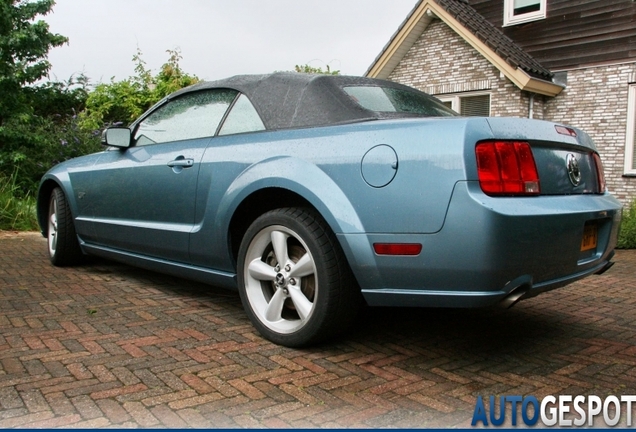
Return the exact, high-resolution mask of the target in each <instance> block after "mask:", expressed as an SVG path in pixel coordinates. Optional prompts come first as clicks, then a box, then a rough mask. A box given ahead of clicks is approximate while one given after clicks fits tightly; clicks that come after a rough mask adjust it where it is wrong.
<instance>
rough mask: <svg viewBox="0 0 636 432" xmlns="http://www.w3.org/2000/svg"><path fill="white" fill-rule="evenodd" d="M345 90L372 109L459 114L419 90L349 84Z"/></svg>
mask: <svg viewBox="0 0 636 432" xmlns="http://www.w3.org/2000/svg"><path fill="white" fill-rule="evenodd" d="M343 90H344V91H345V93H347V94H348V95H349V97H351V98H352V99H353V100H354V101H356V102H357V103H358V105H360V106H361V107H362V108H365V109H368V110H371V111H377V112H382V113H403V114H419V115H426V116H434V117H439V116H456V115H457V113H456V112H455V111H453V110H452V109H450V108H448V107H447V106H446V105H444V104H443V103H442V102H440V101H438V100H437V99H435V98H433V97H431V96H429V95H427V94H425V93H420V92H417V91H408V90H403V89H397V88H392V87H375V86H348V87H344V88H343Z"/></svg>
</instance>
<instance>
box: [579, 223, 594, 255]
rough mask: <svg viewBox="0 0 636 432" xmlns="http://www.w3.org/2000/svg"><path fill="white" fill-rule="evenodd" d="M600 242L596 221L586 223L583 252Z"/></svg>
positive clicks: (582, 245) (582, 243)
mask: <svg viewBox="0 0 636 432" xmlns="http://www.w3.org/2000/svg"><path fill="white" fill-rule="evenodd" d="M597 242H598V227H597V226H596V223H588V224H585V228H584V229H583V240H582V241H581V252H582V251H586V250H590V249H594V248H596V243H597Z"/></svg>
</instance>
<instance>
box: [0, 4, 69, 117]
mask: <svg viewBox="0 0 636 432" xmlns="http://www.w3.org/2000/svg"><path fill="white" fill-rule="evenodd" d="M54 4H55V2H54V1H53V0H37V1H30V0H0V94H1V95H2V97H1V98H0V128H1V127H2V125H3V124H4V123H5V121H6V119H7V118H9V117H11V116H14V115H19V114H22V113H24V112H27V113H28V112H29V111H30V106H29V104H28V100H27V99H28V98H26V97H25V93H24V87H25V86H26V85H30V84H33V83H35V82H37V81H38V80H40V79H41V78H43V77H44V76H46V74H47V73H48V71H49V69H50V67H51V65H50V63H49V62H48V61H47V60H46V56H47V54H48V52H49V50H50V49H51V48H53V47H57V46H60V45H62V44H64V43H66V42H67V41H68V39H67V38H66V37H64V36H61V35H59V34H53V33H51V32H49V26H48V24H47V23H46V22H44V21H42V20H39V21H35V19H36V17H38V16H40V15H46V14H48V13H49V12H50V11H51V8H52V7H53V5H54Z"/></svg>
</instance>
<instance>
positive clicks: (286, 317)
mask: <svg viewBox="0 0 636 432" xmlns="http://www.w3.org/2000/svg"><path fill="white" fill-rule="evenodd" d="M279 257H283V260H284V261H286V263H285V264H282V263H279ZM237 273H238V286H239V294H240V296H241V301H242V303H243V307H244V308H245V312H246V313H247V315H248V317H249V319H250V320H251V322H252V324H253V325H254V327H256V329H257V330H258V331H259V332H260V333H261V335H263V336H264V337H265V338H266V339H269V340H270V341H272V342H274V343H277V344H280V345H284V346H288V347H301V346H306V345H310V344H315V343H317V342H320V341H323V340H325V339H326V338H329V337H332V336H334V335H335V334H336V333H339V332H341V331H343V330H345V329H347V328H348V327H349V326H350V324H351V323H352V322H353V320H354V319H355V317H356V316H357V312H358V310H359V308H360V305H361V303H362V302H361V298H362V297H361V294H360V290H359V288H358V286H357V284H356V282H355V279H354V278H353V276H352V274H351V270H350V268H349V265H348V263H347V261H346V258H345V256H344V253H343V252H342V249H341V248H340V244H339V243H338V241H337V239H336V237H335V235H334V234H333V233H332V232H331V229H330V228H329V226H328V225H327V224H326V222H325V221H324V220H323V219H322V218H321V217H320V215H318V214H317V213H316V212H315V211H313V210H310V209H306V208H282V209H277V210H272V211H269V212H267V213H265V214H263V215H261V216H260V217H259V218H258V219H256V220H255V221H254V223H252V225H251V226H250V227H249V228H248V230H247V232H246V233H245V236H244V237H243V241H242V242H241V247H240V250H239V256H238V270H237ZM299 293H300V294H299ZM303 315H304V316H303Z"/></svg>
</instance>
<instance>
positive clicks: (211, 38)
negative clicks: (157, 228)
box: [42, 0, 417, 84]
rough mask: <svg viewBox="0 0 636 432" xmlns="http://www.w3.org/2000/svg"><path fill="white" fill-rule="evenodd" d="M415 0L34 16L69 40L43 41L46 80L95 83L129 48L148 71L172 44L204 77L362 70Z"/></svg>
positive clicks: (109, 3) (116, 8) (77, 10)
mask: <svg viewBox="0 0 636 432" xmlns="http://www.w3.org/2000/svg"><path fill="white" fill-rule="evenodd" d="M416 3H417V0H320V1H317V0H56V4H55V6H53V10H52V12H51V13H50V14H48V15H46V16H45V17H43V18H42V19H44V20H45V21H46V22H47V23H48V24H49V27H50V31H51V32H53V33H59V34H61V35H63V36H66V37H68V38H69V42H68V44H67V45H64V46H62V47H58V48H53V49H52V50H51V51H50V52H49V56H48V59H49V61H50V62H51V63H52V65H53V66H52V68H51V71H50V73H49V79H51V80H55V81H65V80H67V79H69V78H70V77H71V76H72V75H77V74H79V73H84V74H85V75H86V76H88V77H89V79H90V82H91V83H93V84H97V83H100V82H109V81H110V80H111V78H113V77H114V78H115V80H122V79H126V78H128V77H129V76H131V75H134V63H133V61H132V57H133V55H134V54H135V53H136V52H137V49H139V50H140V51H141V52H142V58H143V60H144V61H145V62H146V65H147V67H148V68H150V69H151V70H152V71H153V74H154V73H156V72H157V71H158V70H159V68H160V66H161V65H162V64H163V63H165V62H166V61H167V60H168V54H167V53H166V50H175V49H177V50H179V51H180V52H181V56H182V57H183V59H182V60H181V62H180V65H181V67H182V69H183V70H184V71H185V72H186V73H188V74H193V75H196V76H198V77H199V78H201V79H204V80H215V79H220V78H226V77H229V76H232V75H237V74H252V73H270V72H274V71H280V70H293V68H294V66H295V65H296V64H309V65H310V66H313V67H321V68H323V69H325V68H326V66H327V65H328V66H329V67H330V68H331V70H340V73H341V74H345V75H362V74H364V73H365V72H366V70H367V69H368V67H369V66H370V65H371V63H372V62H373V60H374V59H375V58H376V56H377V55H378V54H379V53H380V51H381V50H382V48H383V47H384V46H385V45H386V43H387V42H388V41H389V39H390V38H391V36H392V35H393V33H395V31H396V30H397V29H398V27H399V26H400V24H401V23H402V21H404V19H405V18H406V17H407V15H408V13H409V12H410V11H411V9H412V8H413V7H414V6H415V4H416Z"/></svg>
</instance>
